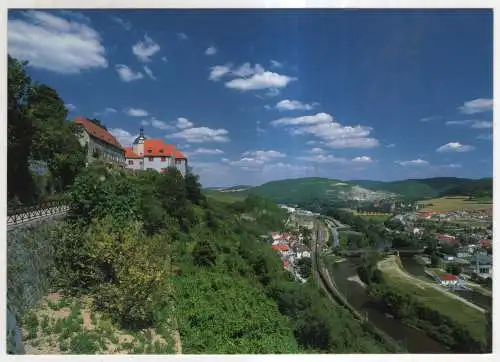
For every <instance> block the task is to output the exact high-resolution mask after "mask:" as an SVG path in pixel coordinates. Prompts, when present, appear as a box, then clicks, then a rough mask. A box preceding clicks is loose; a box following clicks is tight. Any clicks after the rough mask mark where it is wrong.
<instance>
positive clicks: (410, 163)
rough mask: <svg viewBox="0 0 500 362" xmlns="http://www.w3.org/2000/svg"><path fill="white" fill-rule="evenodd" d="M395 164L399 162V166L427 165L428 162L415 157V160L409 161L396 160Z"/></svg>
mask: <svg viewBox="0 0 500 362" xmlns="http://www.w3.org/2000/svg"><path fill="white" fill-rule="evenodd" d="M396 163H397V164H400V165H401V166H427V165H429V162H427V161H425V160H422V159H420V158H417V159H416V160H411V161H396Z"/></svg>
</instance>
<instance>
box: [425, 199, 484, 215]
mask: <svg viewBox="0 0 500 362" xmlns="http://www.w3.org/2000/svg"><path fill="white" fill-rule="evenodd" d="M425 204H426V205H427V204H429V206H426V207H425V208H422V209H421V211H450V210H456V209H463V210H482V209H490V208H491V207H492V206H493V205H492V204H491V203H488V202H485V201H482V200H481V201H480V200H474V199H473V200H468V198H467V197H459V196H458V197H457V196H455V197H440V198H436V199H431V200H426V201H425ZM430 204H432V206H431V205H430Z"/></svg>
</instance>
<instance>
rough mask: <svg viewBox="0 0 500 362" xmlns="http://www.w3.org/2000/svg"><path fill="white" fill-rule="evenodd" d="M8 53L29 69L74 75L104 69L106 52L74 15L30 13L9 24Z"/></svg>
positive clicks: (34, 11) (22, 14) (92, 33)
mask: <svg viewBox="0 0 500 362" xmlns="http://www.w3.org/2000/svg"><path fill="white" fill-rule="evenodd" d="M7 38H8V42H7V44H8V52H9V54H10V55H11V56H13V57H14V58H17V59H22V60H28V61H29V66H31V67H33V68H39V69H45V70H49V71H52V72H56V73H62V74H74V73H80V72H81V71H85V70H90V69H98V68H107V66H108V62H107V60H106V58H105V53H106V50H105V48H104V46H103V45H102V44H101V38H100V35H99V33H98V32H97V31H96V30H94V29H93V28H91V27H90V26H89V25H88V24H87V22H86V21H82V20H81V19H80V20H78V19H76V18H75V17H74V16H68V15H67V14H66V15H65V16H56V15H54V14H50V13H47V12H45V11H38V10H29V11H26V12H22V13H21V18H17V19H9V21H8V31H7Z"/></svg>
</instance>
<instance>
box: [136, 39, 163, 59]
mask: <svg viewBox="0 0 500 362" xmlns="http://www.w3.org/2000/svg"><path fill="white" fill-rule="evenodd" d="M159 51H160V46H159V45H158V44H156V43H155V42H154V41H153V39H151V38H150V37H148V36H147V35H145V36H144V41H139V42H138V43H137V44H135V45H134V46H132V52H133V53H134V54H135V55H136V56H137V58H138V59H139V60H140V61H142V62H150V61H151V59H150V58H151V57H152V56H153V55H155V54H156V53H158V52H159Z"/></svg>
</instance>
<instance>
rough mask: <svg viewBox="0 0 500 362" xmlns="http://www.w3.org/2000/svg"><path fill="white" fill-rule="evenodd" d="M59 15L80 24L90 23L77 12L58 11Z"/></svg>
mask: <svg viewBox="0 0 500 362" xmlns="http://www.w3.org/2000/svg"><path fill="white" fill-rule="evenodd" d="M60 13H61V15H63V16H65V17H68V18H72V19H74V20H76V21H80V22H82V23H90V19H89V18H88V17H87V16H85V15H83V14H82V13H79V12H77V11H71V10H61V11H60Z"/></svg>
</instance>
